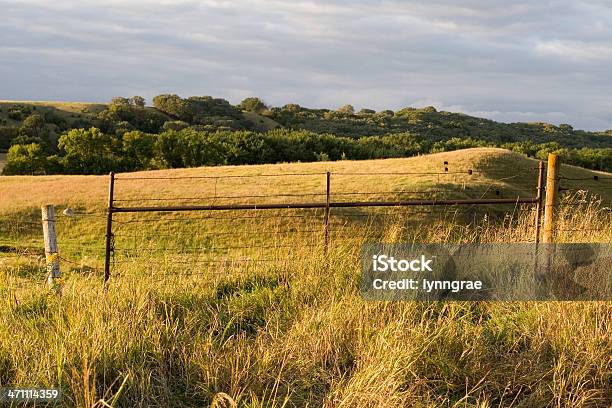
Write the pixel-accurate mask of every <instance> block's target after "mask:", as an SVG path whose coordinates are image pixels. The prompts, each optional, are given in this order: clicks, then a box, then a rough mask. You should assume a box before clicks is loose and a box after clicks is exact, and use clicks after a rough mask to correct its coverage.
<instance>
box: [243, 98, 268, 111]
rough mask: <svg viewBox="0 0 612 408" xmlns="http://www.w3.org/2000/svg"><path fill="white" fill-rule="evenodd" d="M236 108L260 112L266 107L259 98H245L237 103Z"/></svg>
mask: <svg viewBox="0 0 612 408" xmlns="http://www.w3.org/2000/svg"><path fill="white" fill-rule="evenodd" d="M238 108H240V109H242V110H243V111H247V112H254V113H261V112H263V111H264V110H266V109H268V107H267V106H266V104H265V103H264V102H263V101H262V100H261V99H259V98H255V97H251V98H246V99H244V100H243V101H242V102H240V104H239V105H238Z"/></svg>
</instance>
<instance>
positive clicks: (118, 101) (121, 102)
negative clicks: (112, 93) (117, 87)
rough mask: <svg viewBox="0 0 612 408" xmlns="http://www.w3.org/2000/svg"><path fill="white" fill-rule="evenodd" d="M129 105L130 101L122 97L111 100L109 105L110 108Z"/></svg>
mask: <svg viewBox="0 0 612 408" xmlns="http://www.w3.org/2000/svg"><path fill="white" fill-rule="evenodd" d="M129 104H130V100H129V99H128V98H124V97H122V96H116V97H114V98H113V99H111V101H110V104H109V105H111V106H128V105H129Z"/></svg>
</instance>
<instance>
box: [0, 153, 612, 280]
mask: <svg viewBox="0 0 612 408" xmlns="http://www.w3.org/2000/svg"><path fill="white" fill-rule="evenodd" d="M443 169H444V170H443V171H434V172H420V171H414V172H367V171H360V172H334V173H327V172H317V173H279V174H267V173H263V174H253V175H231V174H230V175H219V176H186V177H177V176H172V177H165V176H147V177H139V176H130V175H126V176H123V175H122V176H120V177H115V178H114V181H113V192H112V194H111V197H110V201H109V208H110V211H108V212H107V211H106V210H105V209H98V210H88V209H87V208H81V209H75V210H73V211H72V212H67V213H66V214H63V215H60V216H59V217H58V218H57V221H56V222H57V230H58V241H59V247H60V250H61V257H60V259H61V261H62V263H64V264H65V265H66V266H65V268H67V269H69V270H70V271H73V272H75V273H82V274H88V275H89V274H93V275H95V276H99V275H102V274H105V275H106V276H105V279H108V278H109V277H110V276H112V277H115V278H127V277H130V276H136V275H138V274H139V273H144V274H149V275H152V276H157V277H160V276H161V277H172V276H178V275H195V274H208V273H210V274H213V275H214V274H223V273H227V271H228V270H230V269H231V270H232V271H236V270H239V271H242V272H244V273H248V271H250V270H252V268H257V267H259V266H260V265H274V267H277V268H282V267H284V266H286V265H287V262H288V259H295V258H296V257H297V258H300V257H307V256H313V255H317V256H319V257H321V258H325V256H326V253H327V252H328V251H329V250H330V248H336V247H338V246H339V245H344V246H346V247H347V248H348V249H349V250H350V249H352V250H354V249H355V248H358V247H359V244H360V243H361V242H363V241H364V240H366V239H369V240H373V241H375V240H382V239H388V238H389V237H388V236H387V235H388V234H389V231H394V230H395V229H397V226H400V227H401V228H400V230H403V231H410V230H411V229H413V228H418V227H419V226H422V225H433V224H435V223H444V222H447V223H454V224H457V225H474V224H476V223H478V222H481V221H483V220H487V221H489V222H490V221H491V220H495V219H498V220H501V221H504V220H510V221H509V222H515V221H516V220H517V219H518V218H519V217H518V214H519V213H525V212H528V213H529V214H531V215H530V217H531V216H533V223H532V224H531V225H529V226H528V227H529V228H533V229H535V228H536V223H538V225H539V222H540V221H539V213H538V212H539V211H537V210H536V207H537V205H538V203H540V204H541V199H542V194H543V192H544V188H543V186H540V187H541V188H540V189H538V183H537V180H538V177H540V176H541V169H540V167H524V168H515V169H512V173H511V174H508V170H507V169H500V170H499V171H497V169H495V167H494V166H493V165H492V167H491V168H489V169H486V170H482V169H479V170H473V169H469V168H467V169H466V168H460V169H455V168H453V167H452V166H450V165H449V164H448V163H444V167H443ZM483 174H484V175H486V178H485V177H481V176H482V175H483ZM559 180H560V182H561V187H560V190H561V193H562V196H561V202H560V205H559V208H560V209H561V210H560V212H559V215H558V217H559V223H558V229H557V231H556V233H557V234H558V235H559V237H560V238H561V239H567V238H568V237H570V236H571V237H574V238H575V237H580V238H586V237H588V236H589V235H591V236H592V234H594V233H600V234H603V235H602V236H603V237H604V238H603V239H608V238H606V237H610V235H611V231H610V225H612V222H608V223H607V224H606V220H612V218H610V217H611V216H610V214H611V211H610V207H612V202H611V201H610V200H609V198H606V197H609V196H607V195H605V194H603V195H602V194H601V192H602V191H603V192H606V191H607V190H608V189H612V177H607V176H596V177H584V178H581V177H573V176H572V175H571V174H569V175H568V174H563V173H561V176H560V177H559ZM587 209H588V210H589V211H586V210H587ZM585 213H589V214H597V222H595V220H594V219H590V218H589V219H587V218H584V217H582V218H581V217H580V215H581V214H585ZM109 214H110V218H111V223H110V231H109V229H108V221H109ZM39 217H40V216H39V215H38V214H37V213H36V212H32V214H29V215H27V216H24V217H22V219H20V220H14V219H12V220H0V265H1V264H2V262H5V261H9V262H11V260H13V261H16V262H20V261H27V262H30V263H34V264H42V265H44V250H43V249H42V245H41V234H40V221H39V219H38V218H39ZM606 217H608V218H606ZM602 220H603V221H602ZM529 234H530V236H534V235H533V232H529ZM606 234H608V235H606ZM106 235H108V239H105V236H106ZM392 238H393V239H396V240H401V239H402V235H401V233H400V234H399V235H397V234H396V235H395V236H393V237H392ZM38 248H40V249H38Z"/></svg>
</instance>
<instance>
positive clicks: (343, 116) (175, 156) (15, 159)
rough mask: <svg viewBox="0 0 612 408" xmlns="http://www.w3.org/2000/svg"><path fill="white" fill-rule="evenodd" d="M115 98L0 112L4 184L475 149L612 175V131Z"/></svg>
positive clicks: (198, 99) (254, 102) (408, 112)
mask: <svg viewBox="0 0 612 408" xmlns="http://www.w3.org/2000/svg"><path fill="white" fill-rule="evenodd" d="M152 102H153V106H152V107H147V106H146V104H145V100H144V98H142V97H140V96H133V97H131V98H123V97H119V98H114V99H113V100H112V101H111V102H110V103H109V104H108V105H98V107H102V108H101V109H100V108H98V110H94V109H92V110H88V109H87V108H84V110H83V111H82V112H77V113H74V112H66V111H62V110H61V109H60V108H59V107H58V108H56V107H49V106H36V105H33V104H32V105H27V104H24V103H17V104H6V103H4V104H0V151H2V150H4V151H6V150H7V149H8V156H7V164H6V167H5V170H4V174H53V173H70V174H99V173H105V172H108V171H110V170H115V171H132V170H144V169H156V168H176V167H190V166H200V165H219V164H255V163H277V162H292V161H316V160H341V159H343V158H345V159H376V158H387V157H409V156H413V155H417V154H426V153H431V152H439V151H445V150H456V149H460V148H466V147H477V146H497V147H505V148H508V149H511V150H514V151H517V152H520V153H523V154H526V155H528V156H530V157H535V158H544V157H545V156H546V154H548V152H557V153H559V154H561V155H562V156H564V159H565V161H566V162H569V163H572V164H575V165H579V166H582V167H586V168H590V169H596V170H606V171H611V170H612V165H611V163H610V161H611V160H612V153H611V151H612V131H606V132H599V133H597V132H585V131H580V130H574V129H573V128H572V127H571V126H570V125H559V126H554V125H550V124H546V123H512V124H505V123H498V122H494V121H491V120H487V119H481V118H475V117H471V116H468V115H463V114H458V113H450V112H438V111H437V110H436V109H435V108H434V107H426V108H422V109H415V108H411V107H407V108H404V109H400V110H398V111H395V112H394V111H391V110H383V111H378V112H377V111H374V110H372V109H361V110H359V111H356V110H355V109H354V108H353V107H352V106H351V105H345V106H342V107H340V108H338V109H335V110H331V109H308V108H304V107H301V106H299V105H297V104H288V105H285V106H283V107H269V106H267V105H266V104H265V103H264V102H263V101H261V100H260V99H258V98H247V99H245V100H243V101H242V102H241V103H240V104H238V105H236V106H234V105H232V104H230V103H229V102H228V101H226V100H225V99H221V98H213V97H210V96H194V97H189V98H181V97H179V96H177V95H170V94H164V95H158V96H156V97H155V98H153V101H152Z"/></svg>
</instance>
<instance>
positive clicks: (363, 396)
mask: <svg viewBox="0 0 612 408" xmlns="http://www.w3.org/2000/svg"><path fill="white" fill-rule="evenodd" d="M445 162H446V163H447V164H445ZM536 164H537V162H536V161H535V160H532V159H529V158H526V157H525V156H522V155H519V154H516V153H512V152H510V151H507V150H503V149H495V148H479V149H466V150H459V151H454V152H445V153H437V154H432V155H427V156H421V157H413V158H407V159H388V160H369V161H337V162H317V163H290V164H276V165H252V166H224V167H201V168H190V169H176V170H160V171H148V172H136V173H129V174H127V173H126V174H119V175H118V176H117V177H118V181H117V184H116V199H117V200H118V201H117V203H116V205H122V206H132V205H141V204H148V205H162V204H169V203H173V204H174V203H182V204H194V203H208V204H210V203H227V202H251V203H253V202H263V201H265V202H271V201H272V202H279V203H280V202H288V201H292V202H295V201H298V200H299V201H322V200H323V199H324V195H321V194H323V193H324V192H325V174H324V172H326V171H332V172H333V174H332V176H331V187H332V193H333V195H332V199H333V200H335V201H341V200H352V199H357V200H370V199H380V198H391V197H400V196H409V197H411V196H412V195H414V194H418V193H415V192H417V191H418V192H425V194H426V195H427V196H431V195H434V196H438V197H440V195H443V194H448V195H450V196H452V197H481V196H483V195H484V196H493V197H498V195H497V194H496V192H497V191H499V192H500V194H501V196H502V197H510V196H514V195H516V194H521V195H523V194H532V193H533V187H534V186H535V178H536V173H535V172H534V168H535V167H536ZM445 167H446V168H448V171H445ZM468 169H471V170H472V174H468V173H467V170H468ZM397 173H400V174H397ZM279 174H284V175H283V176H278V175H279ZM256 175H267V176H265V177H264V176H262V177H258V178H257V177H250V176H256ZM217 176H220V177H223V178H215V177H217ZM562 176H563V179H562V180H561V182H562V187H564V188H569V189H571V190H572V191H564V193H569V194H577V195H578V200H574V201H573V202H571V203H569V205H568V206H567V207H561V210H560V212H559V216H560V218H561V222H560V223H559V225H560V235H559V236H558V237H557V238H558V239H559V241H560V242H602V243H606V242H608V243H609V242H610V240H612V227H611V225H612V223H611V222H610V221H611V220H612V218H611V214H612V213H611V212H610V205H609V204H608V202H609V201H610V200H611V199H612V195H611V193H612V190H611V189H610V184H611V183H610V182H611V181H612V179H611V177H612V174H609V173H602V172H593V171H589V170H584V169H581V168H577V167H573V166H563V168H562ZM595 176H597V177H598V179H597V180H596V179H595ZM181 177H185V178H181ZM205 177H212V178H205ZM128 179H130V180H128ZM107 182H108V176H36V177H32V176H9V177H1V178H0V191H1V192H2V193H1V194H0V283H1V285H0V293H2V295H3V299H4V306H3V307H2V308H0V321H2V324H0V361H1V362H2V364H0V377H1V378H3V379H4V381H6V382H10V383H15V384H26V383H34V384H50V385H59V386H61V388H62V394H63V396H62V398H63V399H64V400H63V403H65V404H64V405H66V406H70V407H72V406H75V407H77V406H79V407H81V406H94V405H95V403H96V402H95V401H97V400H98V399H99V398H102V397H103V398H106V400H112V401H114V402H112V405H113V406H142V407H145V406H161V405H163V406H193V407H196V406H211V402H212V401H213V400H219V399H221V398H224V399H225V400H228V399H233V400H235V401H237V406H245V407H261V406H296V407H299V406H317V407H319V406H324V407H335V406H378V407H389V406H394V407H404V406H423V407H438V406H445V407H459V406H462V407H463V406H466V407H467V406H473V407H476V406H479V407H494V406H506V405H507V403H508V402H510V401H511V404H512V405H511V406H516V407H541V406H549V405H550V402H551V401H555V405H558V406H572V407H581V408H587V407H591V406H609V405H610V404H611V403H612V395H610V393H609V386H608V385H609V380H610V372H611V368H612V360H610V355H611V351H612V350H611V348H610V345H611V344H612V343H611V342H610V331H609V330H607V327H609V326H610V324H611V323H612V321H611V320H612V319H611V316H612V314H611V313H610V305H609V303H608V302H495V301H479V302H453V301H443V302H373V301H369V300H366V299H364V298H363V297H362V296H361V295H360V293H359V279H360V278H359V274H360V258H359V249H360V246H361V245H362V244H363V243H366V242H372V241H375V242H381V241H382V242H453V243H457V242H461V243H475V242H532V240H533V218H532V213H531V212H530V208H524V209H523V208H517V207H516V206H514V205H507V206H503V208H502V209H501V210H503V213H502V214H501V216H500V217H495V218H494V217H491V216H490V215H491V213H490V212H488V211H485V212H483V213H476V212H475V213H473V215H474V217H472V218H463V217H462V216H461V215H457V214H458V213H460V212H461V211H462V209H461V208H457V207H453V208H449V209H448V211H446V210H443V211H439V210H432V209H431V208H425V209H416V211H413V210H412V209H410V210H406V209H403V208H391V209H384V210H380V211H378V210H377V209H374V210H372V211H370V212H368V213H362V212H360V211H353V212H344V211H341V209H332V214H331V219H330V245H329V249H328V250H324V247H323V244H322V242H323V222H322V221H323V213H322V212H321V211H317V210H299V211H298V210H296V211H293V210H279V211H274V210H272V211H267V210H265V211H261V210H249V211H218V212H216V213H213V212H198V213H176V212H170V213H163V214H161V213H147V214H116V216H115V222H114V227H113V233H114V238H113V248H114V250H115V251H114V255H113V257H112V265H111V278H110V281H109V285H108V287H107V288H106V289H103V287H102V276H103V275H102V265H103V256H104V226H105V222H106V218H105V214H104V209H105V205H106V194H107ZM573 190H589V191H590V192H591V193H592V194H598V195H599V196H600V198H601V199H602V200H605V201H604V203H602V204H603V205H599V204H595V205H594V204H592V202H591V201H589V200H588V196H586V195H585V194H583V193H581V192H579V191H573ZM407 191H409V192H407ZM347 193H350V194H355V195H345V194H347ZM272 194H284V195H276V196H274V197H272V196H269V195H272ZM303 194H308V195H303ZM311 194H317V195H311ZM211 195H215V196H216V198H215V199H210V196H211ZM264 195H265V196H266V197H260V196H264ZM228 196H241V198H227V197H228ZM204 197H209V198H204ZM224 197H226V198H224ZM355 197H359V198H355ZM143 198H149V199H151V200H152V201H143V200H142V199H143ZM125 200H129V201H125ZM131 200H136V201H131ZM47 203H53V204H55V205H56V208H57V222H56V228H57V231H58V243H59V248H60V263H61V268H62V279H61V280H60V283H61V285H63V295H62V296H61V297H57V296H53V295H50V293H49V291H48V289H46V287H45V285H44V282H45V273H46V267H45V264H44V256H43V252H42V249H41V248H42V239H41V226H40V205H42V204H47ZM606 205H607V207H606ZM66 207H69V208H71V210H73V213H71V212H68V215H64V214H62V213H61V211H63V210H64V209H65V208H66ZM270 256H275V258H273V259H270V258H269V257H270ZM271 260H272V261H274V263H269V262H268V261H271ZM208 262H212V263H208ZM58 339H61V340H58ZM74 350H78V353H74ZM483 376H484V377H483ZM483 378H486V381H484V380H483ZM585 378H588V379H589V380H588V381H586V380H585ZM122 384H125V386H123V385H122ZM381 390H384V391H381ZM464 402H465V404H464ZM471 402H474V403H473V404H472V403H471ZM213 406H214V405H213ZM217 406H218V405H217ZM229 406H233V405H229Z"/></svg>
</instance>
